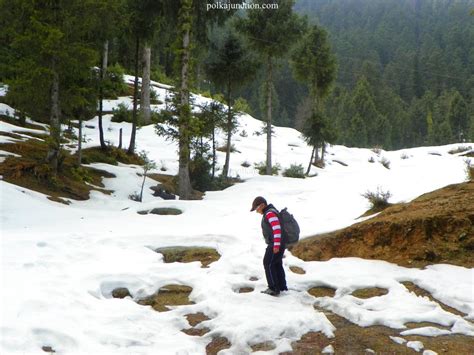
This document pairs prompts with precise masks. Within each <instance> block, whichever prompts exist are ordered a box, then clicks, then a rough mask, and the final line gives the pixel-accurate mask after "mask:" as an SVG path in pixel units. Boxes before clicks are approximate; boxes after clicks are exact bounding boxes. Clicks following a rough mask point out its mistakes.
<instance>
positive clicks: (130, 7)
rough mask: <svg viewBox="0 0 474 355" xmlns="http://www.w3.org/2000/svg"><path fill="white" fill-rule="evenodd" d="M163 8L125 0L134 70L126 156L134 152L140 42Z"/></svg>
mask: <svg viewBox="0 0 474 355" xmlns="http://www.w3.org/2000/svg"><path fill="white" fill-rule="evenodd" d="M162 8H163V4H162V1H157V0H127V11H128V12H129V14H130V15H129V16H130V17H129V30H130V37H131V38H132V39H133V42H134V61H133V62H134V69H133V74H134V76H135V80H134V83H133V111H132V133H131V136H130V144H129V146H128V151H127V153H128V154H133V153H134V152H135V145H136V142H135V140H136V132H137V125H138V72H139V65H140V48H141V45H142V42H145V43H146V41H147V40H149V39H150V38H151V37H152V36H153V33H154V31H155V29H156V22H157V21H158V19H159V16H160V14H161V11H162Z"/></svg>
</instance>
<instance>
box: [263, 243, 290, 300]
mask: <svg viewBox="0 0 474 355" xmlns="http://www.w3.org/2000/svg"><path fill="white" fill-rule="evenodd" d="M284 252H285V249H284V248H280V251H279V252H278V253H276V254H273V247H272V246H267V249H266V250H265V256H264V257H263V267H264V268H265V276H266V277H267V284H268V288H270V289H272V290H274V291H284V290H287V289H288V288H287V286H286V279H285V270H283V254H284Z"/></svg>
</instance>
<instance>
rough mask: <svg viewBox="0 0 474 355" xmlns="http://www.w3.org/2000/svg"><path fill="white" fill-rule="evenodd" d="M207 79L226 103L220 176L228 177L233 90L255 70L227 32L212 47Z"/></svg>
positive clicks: (238, 43)
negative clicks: (225, 122)
mask: <svg viewBox="0 0 474 355" xmlns="http://www.w3.org/2000/svg"><path fill="white" fill-rule="evenodd" d="M205 69H206V72H207V75H208V77H209V78H210V79H211V81H212V82H213V83H215V84H216V85H217V86H218V87H220V88H221V89H222V90H223V92H224V93H225V99H226V103H227V124H226V127H225V131H226V133H227V144H226V158H225V164H224V169H223V171H222V175H223V176H224V177H228V175H229V166H230V151H231V139H232V133H233V131H234V130H235V127H236V122H235V114H234V112H233V111H232V106H233V104H234V98H233V95H234V90H235V89H236V88H238V87H239V86H241V85H242V84H244V83H245V82H247V81H248V80H249V79H250V78H252V77H253V75H254V73H255V69H256V65H255V62H254V60H253V59H252V58H251V57H250V55H249V52H248V51H247V50H246V49H245V48H244V47H243V44H242V43H241V41H240V40H239V38H238V37H237V36H236V35H235V34H234V33H232V32H229V33H228V34H227V35H226V37H225V38H224V40H223V42H222V43H221V44H220V45H217V46H213V49H212V50H211V52H210V57H209V58H208V61H207V63H206V65H205Z"/></svg>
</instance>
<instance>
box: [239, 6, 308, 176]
mask: <svg viewBox="0 0 474 355" xmlns="http://www.w3.org/2000/svg"><path fill="white" fill-rule="evenodd" d="M267 2H268V1H267V0H256V1H255V3H258V4H260V5H263V4H266V3H267ZM275 2H276V3H278V9H268V10H260V9H254V10H249V11H248V13H247V17H246V18H243V19H242V20H241V21H240V22H239V23H238V26H237V27H238V29H239V30H240V31H241V32H242V33H243V34H244V35H245V36H246V37H247V39H248V41H249V43H250V45H251V47H252V48H253V49H254V50H255V51H256V52H257V53H259V54H260V56H261V57H262V58H264V61H265V67H266V79H265V82H266V84H265V85H266V94H265V97H266V110H265V111H266V125H267V129H266V131H267V159H266V174H267V175H271V173H272V135H271V131H272V129H271V126H272V90H271V88H272V85H273V70H274V69H273V66H274V61H275V58H280V57H282V56H284V55H285V54H286V53H287V52H288V51H289V49H290V48H291V46H292V44H293V43H294V42H295V41H296V39H297V38H298V36H299V35H300V34H301V32H302V28H303V26H302V22H301V21H300V20H299V18H298V16H297V15H296V14H295V13H293V9H292V8H293V5H294V0H275Z"/></svg>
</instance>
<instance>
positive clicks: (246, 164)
mask: <svg viewBox="0 0 474 355" xmlns="http://www.w3.org/2000/svg"><path fill="white" fill-rule="evenodd" d="M240 165H241V166H243V167H244V168H248V167H250V163H249V162H248V161H244V162H243V163H242V164H240Z"/></svg>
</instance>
